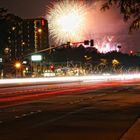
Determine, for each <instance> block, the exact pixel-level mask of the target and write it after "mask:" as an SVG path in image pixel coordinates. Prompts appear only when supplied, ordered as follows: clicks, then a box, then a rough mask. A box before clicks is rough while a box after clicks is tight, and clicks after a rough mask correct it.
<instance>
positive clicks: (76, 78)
mask: <svg viewBox="0 0 140 140" xmlns="http://www.w3.org/2000/svg"><path fill="white" fill-rule="evenodd" d="M133 79H140V74H120V75H89V76H73V77H50V78H19V79H0V85H6V84H19V85H21V84H29V83H37V84H39V83H43V82H44V83H45V82H46V84H47V83H60V82H90V81H91V82H94V81H95V82H97V81H98V82H100V81H101V82H103V81H111V80H112V81H113V80H123V81H125V80H133Z"/></svg>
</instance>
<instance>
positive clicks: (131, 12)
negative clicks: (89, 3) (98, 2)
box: [101, 0, 140, 32]
mask: <svg viewBox="0 0 140 140" xmlns="http://www.w3.org/2000/svg"><path fill="white" fill-rule="evenodd" d="M114 4H116V5H117V7H118V8H119V9H120V12H121V14H123V18H124V21H128V20H129V19H133V20H132V23H131V25H130V28H129V31H130V32H131V31H133V30H138V29H139V28H140V0H106V2H105V3H104V4H103V6H102V8H101V10H106V9H110V7H111V6H112V5H114Z"/></svg>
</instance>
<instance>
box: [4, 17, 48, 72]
mask: <svg viewBox="0 0 140 140" xmlns="http://www.w3.org/2000/svg"><path fill="white" fill-rule="evenodd" d="M48 47H49V39H48V22H47V20H45V19H43V18H36V19H22V20H20V21H17V22H14V23H13V24H12V26H10V27H9V30H8V35H7V43H6V45H5V47H4V48H3V60H4V62H3V63H4V67H3V69H4V70H3V71H4V72H5V73H12V70H11V69H13V71H14V68H13V66H14V63H15V62H16V61H21V60H23V59H24V58H26V56H27V55H28V54H30V53H33V52H37V51H40V50H43V49H46V48H48Z"/></svg>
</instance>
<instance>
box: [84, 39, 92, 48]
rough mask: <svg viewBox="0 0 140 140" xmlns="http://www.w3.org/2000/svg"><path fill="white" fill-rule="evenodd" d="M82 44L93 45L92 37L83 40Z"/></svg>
mask: <svg viewBox="0 0 140 140" xmlns="http://www.w3.org/2000/svg"><path fill="white" fill-rule="evenodd" d="M84 45H90V46H94V40H93V39H91V40H85V41H84Z"/></svg>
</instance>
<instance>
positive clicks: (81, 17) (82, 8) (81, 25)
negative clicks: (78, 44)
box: [46, 0, 88, 44]
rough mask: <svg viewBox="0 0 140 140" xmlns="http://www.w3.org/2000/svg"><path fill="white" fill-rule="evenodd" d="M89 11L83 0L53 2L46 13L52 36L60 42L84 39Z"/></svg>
mask: <svg viewBox="0 0 140 140" xmlns="http://www.w3.org/2000/svg"><path fill="white" fill-rule="evenodd" d="M87 12H88V8H87V6H86V4H84V3H83V2H78V1H74V0H73V1H72V0H64V1H59V2H57V3H52V6H51V7H49V11H48V14H47V15H46V18H47V19H48V22H49V31H50V36H51V38H53V40H54V41H55V42H56V43H59V44H62V43H66V42H69V41H71V42H72V41H80V40H81V39H83V36H84V32H85V29H86V28H85V27H86V23H87V21H86V20H87Z"/></svg>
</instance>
